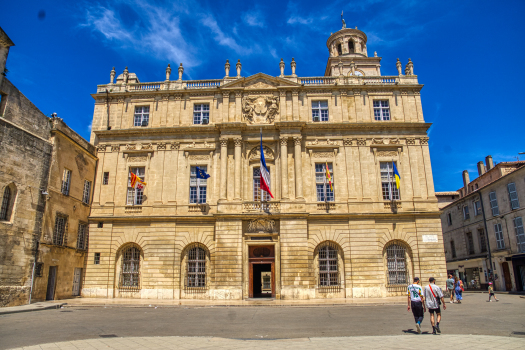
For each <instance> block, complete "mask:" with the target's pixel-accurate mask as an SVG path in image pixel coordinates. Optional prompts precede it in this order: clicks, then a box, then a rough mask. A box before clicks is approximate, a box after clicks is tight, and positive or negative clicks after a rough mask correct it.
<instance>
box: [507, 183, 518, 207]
mask: <svg viewBox="0 0 525 350" xmlns="http://www.w3.org/2000/svg"><path fill="white" fill-rule="evenodd" d="M507 189H508V190H509V197H510V207H511V209H512V210H514V209H518V208H519V207H520V201H519V199H518V192H516V184H515V183H514V182H511V183H510V184H508V185H507Z"/></svg>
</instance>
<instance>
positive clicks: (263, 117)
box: [242, 95, 279, 124]
mask: <svg viewBox="0 0 525 350" xmlns="http://www.w3.org/2000/svg"><path fill="white" fill-rule="evenodd" d="M278 111H279V99H278V98H277V97H275V96H273V95H271V96H254V97H252V96H245V97H244V98H243V99H242V113H243V117H244V119H246V120H247V121H248V122H249V123H250V124H254V123H255V124H262V123H265V124H270V123H273V121H274V120H275V116H276V114H277V112H278Z"/></svg>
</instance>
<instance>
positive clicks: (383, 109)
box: [374, 100, 390, 120]
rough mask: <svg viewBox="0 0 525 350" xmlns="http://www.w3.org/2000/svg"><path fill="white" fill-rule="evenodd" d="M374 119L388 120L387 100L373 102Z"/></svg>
mask: <svg viewBox="0 0 525 350" xmlns="http://www.w3.org/2000/svg"><path fill="white" fill-rule="evenodd" d="M374 118H375V120H390V107H389V105H388V100H375V101H374Z"/></svg>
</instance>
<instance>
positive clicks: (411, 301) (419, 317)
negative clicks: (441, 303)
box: [407, 277, 426, 334]
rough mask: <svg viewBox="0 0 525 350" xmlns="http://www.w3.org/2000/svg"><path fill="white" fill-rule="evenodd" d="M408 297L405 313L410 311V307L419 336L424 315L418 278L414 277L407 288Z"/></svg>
mask: <svg viewBox="0 0 525 350" xmlns="http://www.w3.org/2000/svg"><path fill="white" fill-rule="evenodd" d="M407 295H408V308H407V311H410V307H412V314H413V315H414V320H415V321H416V329H417V333H418V334H421V322H423V316H424V315H425V311H426V308H425V304H423V301H425V297H424V296H423V293H422V289H421V286H420V285H419V277H414V283H413V284H411V285H409V286H408V288H407Z"/></svg>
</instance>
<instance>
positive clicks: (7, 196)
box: [0, 186, 11, 221]
mask: <svg viewBox="0 0 525 350" xmlns="http://www.w3.org/2000/svg"><path fill="white" fill-rule="evenodd" d="M10 204H11V189H10V188H9V186H6V187H5V190H4V197H3V198H2V208H1V209H0V220H6V221H7V220H8V219H9V215H8V214H9V211H10V208H9V207H10Z"/></svg>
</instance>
